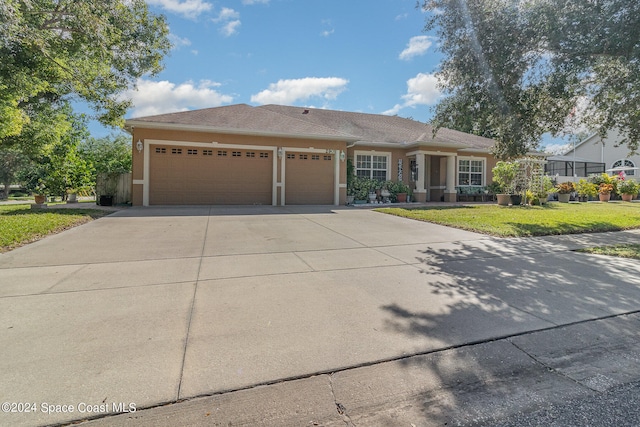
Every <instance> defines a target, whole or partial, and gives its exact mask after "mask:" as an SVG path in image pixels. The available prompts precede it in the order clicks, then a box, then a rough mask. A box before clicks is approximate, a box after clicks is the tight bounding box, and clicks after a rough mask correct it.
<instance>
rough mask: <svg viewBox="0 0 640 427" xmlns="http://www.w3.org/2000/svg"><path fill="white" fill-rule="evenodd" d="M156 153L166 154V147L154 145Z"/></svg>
mask: <svg viewBox="0 0 640 427" xmlns="http://www.w3.org/2000/svg"><path fill="white" fill-rule="evenodd" d="M156 153H158V154H167V149H166V148H163V147H156Z"/></svg>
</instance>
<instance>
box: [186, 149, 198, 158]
mask: <svg viewBox="0 0 640 427" xmlns="http://www.w3.org/2000/svg"><path fill="white" fill-rule="evenodd" d="M196 154H198V150H191V149H189V150H187V155H191V156H194V155H196Z"/></svg>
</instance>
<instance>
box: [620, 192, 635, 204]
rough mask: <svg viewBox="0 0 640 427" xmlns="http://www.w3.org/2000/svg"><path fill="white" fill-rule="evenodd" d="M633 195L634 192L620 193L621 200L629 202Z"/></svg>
mask: <svg viewBox="0 0 640 427" xmlns="http://www.w3.org/2000/svg"><path fill="white" fill-rule="evenodd" d="M634 197H635V195H634V194H622V201H623V202H630V201H632V200H633V198H634Z"/></svg>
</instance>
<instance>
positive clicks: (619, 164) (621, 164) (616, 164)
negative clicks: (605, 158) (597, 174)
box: [611, 159, 636, 176]
mask: <svg viewBox="0 0 640 427" xmlns="http://www.w3.org/2000/svg"><path fill="white" fill-rule="evenodd" d="M619 167H626V168H635V167H636V165H635V163H633V162H632V161H631V160H629V159H620V160H617V161H615V162H613V164H612V165H611V169H615V168H619ZM624 174H625V175H627V176H628V175H635V174H636V171H635V170H634V169H629V170H625V171H624Z"/></svg>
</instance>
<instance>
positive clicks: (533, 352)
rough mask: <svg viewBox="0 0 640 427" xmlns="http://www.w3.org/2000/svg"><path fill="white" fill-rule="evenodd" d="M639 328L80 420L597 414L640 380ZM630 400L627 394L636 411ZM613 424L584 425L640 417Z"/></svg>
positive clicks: (182, 422)
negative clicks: (611, 398)
mask: <svg viewBox="0 0 640 427" xmlns="http://www.w3.org/2000/svg"><path fill="white" fill-rule="evenodd" d="M639 329H640V314H638V313H634V314H629V315H620V316H613V317H608V318H604V319H600V320H590V321H585V322H580V323H577V324H573V325H568V326H562V327H554V328H549V329H547V330H544V331H538V332H532V333H525V334H520V335H516V336H512V337H508V338H503V339H499V340H494V341H488V342H483V343H476V344H469V345H462V346H459V347H457V348H453V349H449V350H442V351H436V352H433V353H428V354H424V355H416V356H411V357H407V358H401V359H398V360H394V361H389V362H382V363H376V364H372V365H369V366H363V367H359V368H353V369H347V370H344V371H338V372H332V373H326V374H320V375H315V376H309V377H307V378H302V379H297V380H290V381H285V382H280V383H277V384H271V385H262V386H256V387H252V388H249V389H246V390H239V391H234V392H229V393H222V394H219V395H214V396H209V397H202V398H195V399H190V400H188V401H184V402H180V403H175V404H170V405H166V406H161V407H157V408H151V409H146V410H139V411H136V412H135V413H129V414H122V415H118V416H114V417H108V418H104V419H99V420H94V421H91V422H87V423H82V424H80V425H82V426H86V427H97V426H178V425H179V426H206V425H219V426H236V425H260V426H276V425H277V426H344V425H347V426H463V425H464V426H469V425H478V426H479V425H486V426H492V425H503V426H507V425H509V426H523V425H545V426H548V425H552V423H551V422H552V421H553V417H552V418H551V419H550V418H549V414H548V413H547V412H545V411H539V412H538V413H537V414H536V413H535V412H534V413H533V414H530V415H527V414H528V413H531V412H533V411H536V410H540V409H541V408H542V409H545V408H548V407H549V406H553V405H555V406H556V407H561V408H562V405H571V404H572V402H573V405H581V404H582V405H584V402H588V405H585V406H588V407H589V410H590V411H591V412H595V413H598V412H601V411H599V410H598V405H599V404H600V403H601V399H604V398H605V397H607V396H611V394H612V392H614V391H616V389H617V388H619V387H620V386H624V385H629V384H630V385H634V384H635V383H637V382H638V381H640V357H639V356H638V355H639V354H640V340H639V339H638V335H639V333H638V330H639ZM630 390H631V391H630V392H627V395H629V393H637V392H638V387H635V388H631V389H630ZM631 396H633V394H631ZM637 397H638V396H637V395H636V399H635V401H633V398H631V397H627V400H630V401H632V402H633V404H634V405H635V406H636V407H637ZM578 407H580V406H578ZM580 410H582V411H584V410H586V408H585V407H584V406H583V407H581V409H580ZM566 412H569V409H567V408H564V413H566ZM578 412H580V411H578ZM556 413H557V409H556ZM573 415H574V416H576V415H575V413H574V414H573ZM619 415H620V414H619ZM536 416H537V418H536ZM545 417H546V418H545ZM578 419H579V418H578ZM523 420H527V421H528V423H530V424H528V423H525V422H524V421H523ZM614 420H615V424H614V423H611V424H599V423H596V424H590V425H616V426H622V425H629V426H631V425H638V423H640V414H639V412H638V411H636V410H632V408H629V410H628V413H627V411H625V409H624V408H622V414H621V415H620V416H619V418H609V421H614ZM574 421H575V419H574ZM589 421H590V420H589V419H582V421H581V422H578V423H576V424H572V425H586V424H589ZM556 425H569V424H556Z"/></svg>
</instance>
